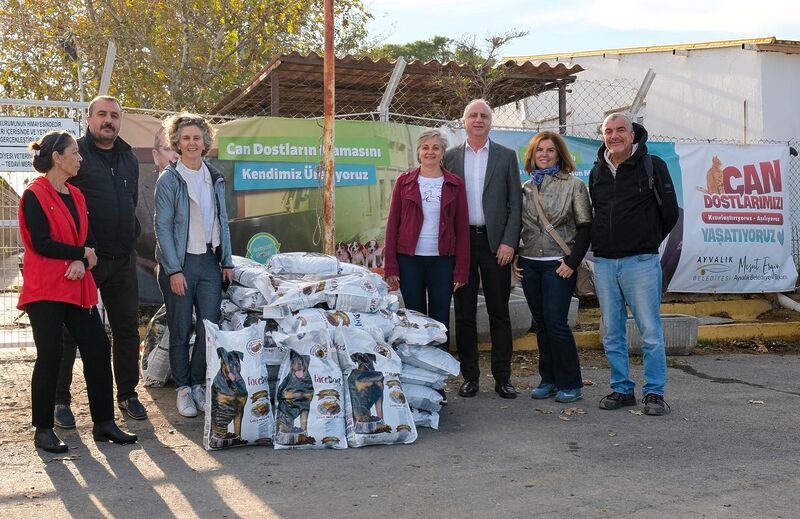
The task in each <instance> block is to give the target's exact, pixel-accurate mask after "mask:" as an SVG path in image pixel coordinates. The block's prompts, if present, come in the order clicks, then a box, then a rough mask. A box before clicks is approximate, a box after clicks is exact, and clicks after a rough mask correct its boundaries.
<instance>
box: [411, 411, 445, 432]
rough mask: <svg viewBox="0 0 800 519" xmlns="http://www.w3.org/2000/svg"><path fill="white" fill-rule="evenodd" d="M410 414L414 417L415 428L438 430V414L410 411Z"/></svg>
mask: <svg viewBox="0 0 800 519" xmlns="http://www.w3.org/2000/svg"><path fill="white" fill-rule="evenodd" d="M411 414H412V415H413V416H414V425H416V426H417V427H429V428H431V429H438V428H439V413H436V412H434V413H431V412H429V411H421V410H419V409H412V410H411Z"/></svg>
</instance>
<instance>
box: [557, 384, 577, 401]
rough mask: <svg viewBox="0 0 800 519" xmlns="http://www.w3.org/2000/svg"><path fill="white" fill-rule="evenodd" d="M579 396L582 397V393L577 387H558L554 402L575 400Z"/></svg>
mask: <svg viewBox="0 0 800 519" xmlns="http://www.w3.org/2000/svg"><path fill="white" fill-rule="evenodd" d="M581 398H583V395H582V394H581V388H579V387H578V388H575V389H560V390H559V391H558V393H556V402H561V403H562V404H566V403H569V402H575V401H578V400H580V399H581Z"/></svg>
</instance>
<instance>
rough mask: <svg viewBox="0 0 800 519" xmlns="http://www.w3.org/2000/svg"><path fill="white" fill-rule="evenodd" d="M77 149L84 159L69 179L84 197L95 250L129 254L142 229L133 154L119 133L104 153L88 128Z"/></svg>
mask: <svg viewBox="0 0 800 519" xmlns="http://www.w3.org/2000/svg"><path fill="white" fill-rule="evenodd" d="M78 151H79V152H80V154H81V157H83V162H81V169H80V170H79V171H78V175H77V176H76V177H73V178H71V179H70V182H71V183H72V184H73V185H74V186H76V187H77V188H78V189H80V190H81V193H83V196H84V197H85V198H86V205H87V207H88V209H89V225H90V226H91V228H92V233H93V234H94V238H95V240H96V241H97V254H98V255H99V256H106V257H115V256H124V255H126V254H130V253H131V251H133V246H134V245H135V244H136V238H137V237H138V236H139V234H140V233H141V227H140V226H139V220H138V219H137V218H136V204H137V202H138V197H139V161H138V160H137V159H136V155H134V153H133V150H132V149H131V147H130V145H128V143H127V142H125V141H123V140H122V139H120V138H119V137H117V139H116V140H115V141H114V148H113V153H111V154H103V153H102V152H101V151H100V150H99V149H98V148H97V146H95V144H94V138H93V137H92V134H91V133H90V132H88V131H87V132H86V135H84V136H83V137H81V138H80V139H78ZM106 155H109V156H108V158H107V157H106ZM109 159H110V160H109Z"/></svg>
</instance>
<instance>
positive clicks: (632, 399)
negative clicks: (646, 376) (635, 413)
mask: <svg viewBox="0 0 800 519" xmlns="http://www.w3.org/2000/svg"><path fill="white" fill-rule="evenodd" d="M634 405H636V396H635V395H634V394H633V393H619V392H617V391H614V392H613V393H611V394H610V395H606V396H604V397H603V398H601V399H600V409H607V410H609V411H613V410H615V409H619V408H620V407H627V406H634Z"/></svg>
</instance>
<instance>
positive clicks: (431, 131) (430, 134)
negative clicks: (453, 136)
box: [417, 128, 447, 162]
mask: <svg viewBox="0 0 800 519" xmlns="http://www.w3.org/2000/svg"><path fill="white" fill-rule="evenodd" d="M434 137H435V138H437V139H439V143H440V144H441V145H442V152H444V150H446V149H447V137H445V136H444V134H443V133H442V132H441V131H439V130H438V129H436V128H428V129H426V130H425V131H423V132H422V133H420V134H419V137H417V162H419V148H420V147H421V146H422V143H423V142H425V141H427V140H428V139H431V138H434Z"/></svg>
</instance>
